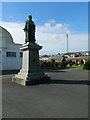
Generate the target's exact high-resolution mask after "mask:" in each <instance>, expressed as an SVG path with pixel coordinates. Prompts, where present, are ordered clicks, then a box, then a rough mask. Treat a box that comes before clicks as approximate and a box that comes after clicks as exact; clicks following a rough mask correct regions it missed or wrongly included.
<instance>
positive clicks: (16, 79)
mask: <svg viewBox="0 0 90 120" xmlns="http://www.w3.org/2000/svg"><path fill="white" fill-rule="evenodd" d="M12 81H13V82H15V83H18V84H20V85H23V86H27V85H38V84H44V83H45V84H46V83H49V81H50V77H48V76H46V75H45V76H43V77H42V78H40V77H39V78H36V79H32V78H28V80H26V79H23V78H21V77H20V76H15V77H13V78H12Z"/></svg>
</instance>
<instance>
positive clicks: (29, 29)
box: [23, 15, 36, 43]
mask: <svg viewBox="0 0 90 120" xmlns="http://www.w3.org/2000/svg"><path fill="white" fill-rule="evenodd" d="M23 30H24V31H25V43H27V42H33V43H34V42H35V41H36V40H35V24H34V22H33V21H32V16H31V15H30V16H28V19H27V21H26V22H25V28H24V29H23Z"/></svg>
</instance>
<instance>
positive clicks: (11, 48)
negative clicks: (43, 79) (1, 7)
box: [0, 26, 22, 70]
mask: <svg viewBox="0 0 90 120" xmlns="http://www.w3.org/2000/svg"><path fill="white" fill-rule="evenodd" d="M21 45H22V44H16V43H14V41H13V38H12V36H11V34H10V33H9V32H8V31H7V30H6V29H5V28H3V27H1V26H0V70H18V69H21V66H22V51H21V50H20V46H21Z"/></svg>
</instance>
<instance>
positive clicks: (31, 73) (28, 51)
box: [12, 43, 50, 86]
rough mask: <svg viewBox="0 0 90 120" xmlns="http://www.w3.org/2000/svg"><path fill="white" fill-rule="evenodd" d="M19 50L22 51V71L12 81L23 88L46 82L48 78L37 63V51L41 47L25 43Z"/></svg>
mask: <svg viewBox="0 0 90 120" xmlns="http://www.w3.org/2000/svg"><path fill="white" fill-rule="evenodd" d="M20 49H21V50H23V61H22V62H23V63H22V69H21V70H20V72H19V73H18V74H17V75H15V76H14V77H13V78H12V81H13V82H16V83H18V84H21V85H24V86H25V85H32V84H39V83H44V82H48V81H49V80H50V78H49V77H48V76H47V75H45V74H44V73H43V71H42V70H41V68H40V63H39V50H40V49H42V46H39V45H37V44H36V43H26V44H24V45H23V46H22V47H21V48H20Z"/></svg>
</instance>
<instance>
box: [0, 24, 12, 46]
mask: <svg viewBox="0 0 90 120" xmlns="http://www.w3.org/2000/svg"><path fill="white" fill-rule="evenodd" d="M4 41H5V43H6V44H14V42H13V38H12V36H11V34H10V33H9V32H8V31H7V30H6V29H5V28H3V27H1V26H0V43H3V42H4Z"/></svg>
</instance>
